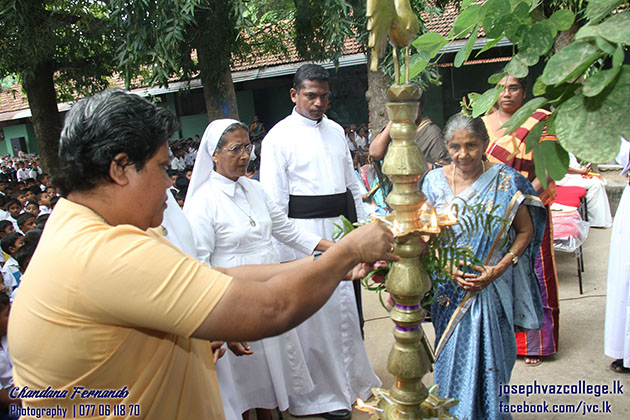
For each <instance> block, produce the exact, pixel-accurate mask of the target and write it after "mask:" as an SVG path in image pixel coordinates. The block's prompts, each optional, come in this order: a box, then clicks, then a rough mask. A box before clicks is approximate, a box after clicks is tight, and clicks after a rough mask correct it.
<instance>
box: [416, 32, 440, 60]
mask: <svg viewBox="0 0 630 420" xmlns="http://www.w3.org/2000/svg"><path fill="white" fill-rule="evenodd" d="M447 43H448V40H447V39H446V38H444V37H443V36H442V35H440V34H438V33H435V32H428V33H426V34H423V35H421V36H419V37H418V38H416V40H415V41H413V42H412V44H411V45H413V47H414V48H415V49H416V50H418V51H422V52H426V53H427V54H428V55H429V58H430V57H433V56H434V55H436V54H437V53H438V52H439V51H440V50H441V49H442V48H443V47H444V46H445V45H446V44H447Z"/></svg>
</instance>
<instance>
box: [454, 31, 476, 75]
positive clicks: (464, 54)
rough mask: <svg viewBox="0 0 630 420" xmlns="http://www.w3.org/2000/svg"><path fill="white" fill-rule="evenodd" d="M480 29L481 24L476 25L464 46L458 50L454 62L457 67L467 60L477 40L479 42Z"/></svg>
mask: <svg viewBox="0 0 630 420" xmlns="http://www.w3.org/2000/svg"><path fill="white" fill-rule="evenodd" d="M478 30H479V25H477V26H475V29H474V30H473V33H472V34H471V35H470V37H469V38H468V40H467V41H466V44H464V46H463V47H462V48H461V49H460V50H459V51H457V54H455V61H454V63H453V64H454V66H455V67H458V68H459V67H461V65H462V64H464V61H466V59H467V58H468V57H469V56H470V53H471V52H472V50H473V47H474V46H475V42H477V32H478Z"/></svg>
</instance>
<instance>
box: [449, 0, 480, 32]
mask: <svg viewBox="0 0 630 420" xmlns="http://www.w3.org/2000/svg"><path fill="white" fill-rule="evenodd" d="M481 10H482V9H481V5H480V4H472V5H470V6H468V7H467V8H466V9H464V10H462V12H461V13H460V14H459V16H457V18H456V19H455V23H454V24H453V31H452V32H453V33H454V35H456V36H457V37H458V38H463V37H465V36H466V35H468V34H469V33H470V31H472V30H473V27H474V26H475V25H476V24H477V23H478V22H479V20H480V18H481V16H480V12H481Z"/></svg>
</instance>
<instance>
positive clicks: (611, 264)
mask: <svg viewBox="0 0 630 420" xmlns="http://www.w3.org/2000/svg"><path fill="white" fill-rule="evenodd" d="M629 248H630V185H626V188H625V190H624V191H623V195H622V196H621V200H620V201H619V207H617V213H616V214H615V220H614V222H613V227H612V232H611V235H610V253H609V256H608V283H607V286H606V287H607V288H606V324H605V328H604V353H605V354H606V355H607V356H610V357H613V358H615V359H623V365H624V367H627V368H630V258H628V249H629Z"/></svg>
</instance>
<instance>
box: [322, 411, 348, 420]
mask: <svg viewBox="0 0 630 420" xmlns="http://www.w3.org/2000/svg"><path fill="white" fill-rule="evenodd" d="M320 416H322V417H323V418H325V419H326V420H350V418H352V412H350V410H335V411H329V412H328V413H322V414H320Z"/></svg>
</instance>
